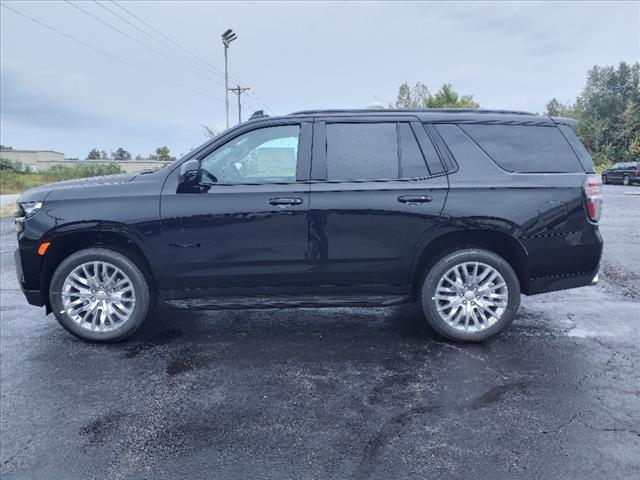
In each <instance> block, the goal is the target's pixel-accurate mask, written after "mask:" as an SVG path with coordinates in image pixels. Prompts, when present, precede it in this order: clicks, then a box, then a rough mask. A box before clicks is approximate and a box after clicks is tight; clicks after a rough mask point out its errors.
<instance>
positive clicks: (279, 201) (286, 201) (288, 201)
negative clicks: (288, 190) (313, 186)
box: [269, 198, 302, 207]
mask: <svg viewBox="0 0 640 480" xmlns="http://www.w3.org/2000/svg"><path fill="white" fill-rule="evenodd" d="M301 204H302V199H301V198H271V199H269V205H277V206H279V207H285V206H287V205H301Z"/></svg>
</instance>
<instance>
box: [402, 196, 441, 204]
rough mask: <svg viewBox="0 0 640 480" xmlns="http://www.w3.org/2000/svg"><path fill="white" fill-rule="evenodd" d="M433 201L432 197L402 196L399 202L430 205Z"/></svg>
mask: <svg viewBox="0 0 640 480" xmlns="http://www.w3.org/2000/svg"><path fill="white" fill-rule="evenodd" d="M432 200H433V197H432V196H431V195H401V196H400V197H398V201H399V202H402V203H429V202H430V201H432Z"/></svg>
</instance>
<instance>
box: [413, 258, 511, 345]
mask: <svg viewBox="0 0 640 480" xmlns="http://www.w3.org/2000/svg"><path fill="white" fill-rule="evenodd" d="M421 301H422V309H423V312H424V314H425V316H426V318H427V321H428V323H429V325H430V326H431V327H432V328H433V329H434V330H435V331H436V332H438V333H439V334H440V335H442V336H443V337H445V338H447V339H449V340H454V341H463V342H465V341H466V342H479V341H483V340H486V339H488V338H489V337H492V336H493V335H495V334H497V333H498V332H499V331H501V330H502V329H503V328H504V327H506V326H507V325H508V324H509V323H510V322H511V321H512V320H513V317H514V316H515V314H516V313H517V311H518V308H519V306H520V282H519V281H518V276H517V275H516V273H515V272H514V270H513V268H512V267H511V265H509V263H508V262H507V261H505V260H504V259H503V258H502V257H500V256H498V255H496V254H495V253H492V252H489V251H487V250H481V249H476V248H473V249H466V250H460V251H457V252H452V253H449V254H447V255H445V256H444V257H443V258H441V259H440V260H439V261H437V262H436V263H435V264H434V265H433V266H432V267H431V268H430V269H429V271H428V272H427V274H426V276H425V278H424V282H423V285H422V295H421Z"/></svg>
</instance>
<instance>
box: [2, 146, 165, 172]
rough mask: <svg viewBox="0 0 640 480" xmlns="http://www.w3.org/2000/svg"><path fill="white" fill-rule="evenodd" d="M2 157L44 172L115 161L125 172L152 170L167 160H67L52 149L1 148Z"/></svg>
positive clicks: (26, 167)
mask: <svg viewBox="0 0 640 480" xmlns="http://www.w3.org/2000/svg"><path fill="white" fill-rule="evenodd" d="M0 158H6V159H7V160H11V161H14V162H20V163H21V164H22V165H23V167H24V168H25V170H28V171H30V172H42V171H44V170H48V169H50V168H51V167H54V166H56V165H63V166H68V167H73V166H76V165H81V164H94V165H97V164H109V163H115V164H116V165H118V166H119V167H120V169H121V170H122V171H123V172H125V173H135V172H140V171H142V170H150V169H156V168H160V167H163V166H164V165H166V162H160V161H157V160H128V161H126V162H116V161H113V160H65V159H64V153H60V152H54V151H52V150H15V149H13V148H11V149H8V148H7V149H4V148H3V149H2V150H0Z"/></svg>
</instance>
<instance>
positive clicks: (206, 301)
mask: <svg viewBox="0 0 640 480" xmlns="http://www.w3.org/2000/svg"><path fill="white" fill-rule="evenodd" d="M414 300H415V299H414V298H412V297H411V296H409V295H401V296H398V295H392V296H390V295H309V294H306V295H304V294H303V295H269V296H250V297H246V296H245V297H240V296H238V297H236V296H219V297H209V298H184V299H178V300H165V303H166V304H167V305H170V306H172V307H175V308H183V309H189V310H243V309H257V308H316V307H388V306H392V305H400V304H403V303H408V302H412V301H414Z"/></svg>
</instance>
